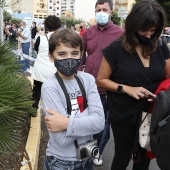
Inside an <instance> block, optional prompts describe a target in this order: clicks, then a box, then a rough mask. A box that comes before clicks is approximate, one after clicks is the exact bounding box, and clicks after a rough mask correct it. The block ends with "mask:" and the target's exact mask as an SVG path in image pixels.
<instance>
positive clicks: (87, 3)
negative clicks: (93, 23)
mask: <svg viewBox="0 0 170 170" xmlns="http://www.w3.org/2000/svg"><path fill="white" fill-rule="evenodd" d="M96 1H97V0H75V18H76V19H83V20H85V21H87V22H88V21H89V19H94V18H95V3H96Z"/></svg>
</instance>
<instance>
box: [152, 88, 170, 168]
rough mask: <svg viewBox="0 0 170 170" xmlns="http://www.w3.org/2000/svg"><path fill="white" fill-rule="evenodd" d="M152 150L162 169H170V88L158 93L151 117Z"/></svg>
mask: <svg viewBox="0 0 170 170" xmlns="http://www.w3.org/2000/svg"><path fill="white" fill-rule="evenodd" d="M150 145H151V151H152V153H153V155H154V156H155V158H156V160H157V164H158V166H159V167H160V168H161V169H162V170H170V89H169V90H168V91H160V92H159V93H158V94H157V97H156V100H155V103H154V107H153V111H152V119H151V129H150Z"/></svg>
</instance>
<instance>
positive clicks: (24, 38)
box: [17, 21, 31, 69]
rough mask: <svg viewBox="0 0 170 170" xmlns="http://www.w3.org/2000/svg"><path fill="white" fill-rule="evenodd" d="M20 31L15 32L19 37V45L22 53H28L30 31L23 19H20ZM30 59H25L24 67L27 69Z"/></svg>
mask: <svg viewBox="0 0 170 170" xmlns="http://www.w3.org/2000/svg"><path fill="white" fill-rule="evenodd" d="M20 26H21V29H22V32H17V33H18V35H19V37H20V42H21V47H22V52H23V54H26V55H29V48H30V41H31V31H30V29H29V28H28V27H27V24H26V22H25V21H21V23H20ZM29 67H30V61H29V60H28V59H26V68H27V69H29Z"/></svg>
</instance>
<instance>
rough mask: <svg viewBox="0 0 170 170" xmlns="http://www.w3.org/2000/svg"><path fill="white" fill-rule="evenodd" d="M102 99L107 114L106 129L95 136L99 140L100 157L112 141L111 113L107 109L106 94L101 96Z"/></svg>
mask: <svg viewBox="0 0 170 170" xmlns="http://www.w3.org/2000/svg"><path fill="white" fill-rule="evenodd" d="M100 99H101V102H102V105H103V109H104V114H105V127H104V130H103V131H101V132H99V133H98V134H95V135H94V138H95V139H97V142H98V147H99V151H100V155H101V154H102V153H103V150H104V147H105V146H106V144H107V142H108V140H109V139H110V113H109V111H108V108H107V99H106V94H101V95H100Z"/></svg>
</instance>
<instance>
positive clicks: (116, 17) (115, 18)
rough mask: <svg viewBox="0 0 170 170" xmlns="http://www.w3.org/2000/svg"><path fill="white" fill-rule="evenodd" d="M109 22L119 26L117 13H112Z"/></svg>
mask: <svg viewBox="0 0 170 170" xmlns="http://www.w3.org/2000/svg"><path fill="white" fill-rule="evenodd" d="M111 20H112V22H113V23H114V24H116V25H119V24H120V20H121V19H120V18H119V17H118V13H117V11H114V12H113V15H112V16H111Z"/></svg>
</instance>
